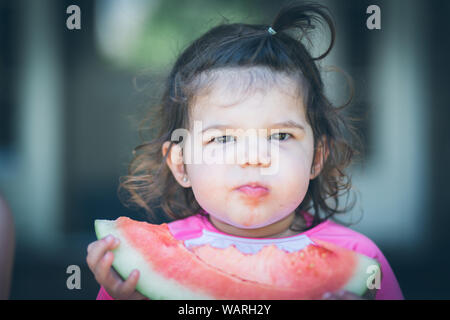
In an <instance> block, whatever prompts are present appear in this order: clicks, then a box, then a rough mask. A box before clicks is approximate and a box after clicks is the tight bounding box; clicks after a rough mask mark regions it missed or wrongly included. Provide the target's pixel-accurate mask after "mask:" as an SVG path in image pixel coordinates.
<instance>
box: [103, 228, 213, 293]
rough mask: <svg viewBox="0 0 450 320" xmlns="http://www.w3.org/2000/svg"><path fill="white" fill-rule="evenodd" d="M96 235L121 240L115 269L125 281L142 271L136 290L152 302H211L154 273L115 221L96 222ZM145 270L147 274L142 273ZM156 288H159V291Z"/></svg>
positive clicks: (117, 250)
mask: <svg viewBox="0 0 450 320" xmlns="http://www.w3.org/2000/svg"><path fill="white" fill-rule="evenodd" d="M95 233H96V236H97V238H98V239H102V238H104V237H106V236H108V235H112V236H114V237H117V238H119V239H120V240H121V242H120V244H119V246H118V247H117V248H116V249H114V250H113V253H114V261H113V264H112V266H113V268H114V270H116V271H117V273H118V274H119V275H120V276H121V277H122V278H123V279H124V280H125V279H127V278H128V276H129V275H130V273H131V271H133V270H134V269H138V270H139V271H140V276H139V281H138V283H137V285H136V290H137V291H138V292H140V293H141V294H143V295H144V296H146V297H147V298H149V299H152V300H183V299H187V300H211V299H213V298H212V297H209V296H207V295H205V294H201V293H196V292H194V291H193V290H192V289H188V288H186V287H184V286H181V285H179V283H178V282H176V281H174V280H172V279H168V278H164V277H162V276H161V275H160V274H159V273H157V272H154V271H153V270H152V269H151V266H150V265H149V263H148V262H147V261H145V260H144V259H143V258H142V257H141V256H140V255H139V254H135V251H136V249H135V248H134V247H132V246H131V245H129V244H128V243H127V241H126V240H125V239H124V237H122V236H121V235H120V231H119V230H118V229H117V228H116V225H115V221H113V220H95ZM143 270H145V274H144V273H143V272H142V271H143ZM155 288H158V289H157V291H156V290H155Z"/></svg>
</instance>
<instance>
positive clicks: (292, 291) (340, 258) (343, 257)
mask: <svg viewBox="0 0 450 320" xmlns="http://www.w3.org/2000/svg"><path fill="white" fill-rule="evenodd" d="M95 230H96V234H97V237H98V238H99V239H101V238H103V237H105V236H107V235H108V234H112V235H113V236H115V237H118V238H119V239H120V241H121V242H120V245H119V247H118V248H117V249H115V250H114V257H115V258H114V262H113V267H114V268H115V269H116V270H117V272H118V273H119V274H120V275H121V276H122V277H123V278H127V277H128V275H129V274H130V273H131V271H132V270H133V269H138V270H139V271H140V274H141V276H140V279H139V282H138V285H137V288H136V289H137V290H138V291H140V292H141V293H142V294H144V295H145V296H147V297H149V298H151V299H227V300H238V299H245V300H257V299H263V300H280V299H282V300H287V299H320V298H321V297H322V295H323V293H325V292H334V291H337V290H342V289H344V290H348V291H350V292H353V293H355V294H358V295H363V294H364V293H365V292H366V291H367V279H368V277H369V276H370V274H368V273H367V270H368V268H369V267H370V266H373V265H376V266H378V270H379V265H378V263H377V262H376V261H375V260H373V259H370V258H368V257H366V256H363V255H360V254H358V253H355V252H353V251H350V250H347V249H344V248H341V247H338V246H336V245H333V244H331V243H327V242H324V241H320V240H316V239H313V240H314V244H311V245H308V246H307V247H305V248H304V249H302V250H300V251H296V252H286V251H284V250H281V249H279V248H278V247H276V246H275V245H268V246H265V247H263V248H262V249H261V250H260V251H259V252H257V253H255V254H245V253H242V252H240V251H239V250H238V249H237V248H236V247H234V246H229V247H227V248H224V249H221V248H215V247H212V246H210V245H208V244H206V245H202V246H196V247H191V248H189V249H188V248H186V246H185V245H184V242H183V241H180V240H177V239H175V238H174V237H173V236H172V234H171V233H170V231H169V228H168V226H167V224H161V225H154V224H150V223H146V222H139V221H134V220H132V219H129V218H126V217H120V218H118V219H117V220H114V221H109V220H96V221H95Z"/></svg>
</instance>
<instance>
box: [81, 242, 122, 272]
mask: <svg viewBox="0 0 450 320" xmlns="http://www.w3.org/2000/svg"><path fill="white" fill-rule="evenodd" d="M118 245H119V239H117V238H114V237H113V236H111V235H109V236H107V237H105V238H103V239H101V240H97V241H94V242H92V243H91V244H90V245H89V246H88V248H87V251H88V255H87V257H86V262H87V263H88V265H89V268H90V269H91V270H92V271H94V269H95V267H96V265H97V264H98V262H99V261H100V259H102V258H103V256H104V255H105V253H106V251H108V250H112V249H114V248H115V247H117V246H118Z"/></svg>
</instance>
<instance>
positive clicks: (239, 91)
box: [191, 66, 306, 96]
mask: <svg viewBox="0 0 450 320" xmlns="http://www.w3.org/2000/svg"><path fill="white" fill-rule="evenodd" d="M305 84H306V82H305V80H304V78H303V77H302V76H300V75H299V74H298V73H292V74H287V73H285V72H279V71H274V70H271V69H269V68H268V67H263V66H252V67H233V68H221V69H214V70H209V71H205V72H202V73H200V74H199V75H197V76H196V77H195V78H194V80H193V81H192V83H191V91H193V92H194V96H207V95H210V94H214V93H217V94H220V93H221V91H226V92H233V93H234V95H237V96H243V95H245V94H251V93H253V92H255V91H267V90H268V89H270V88H273V87H277V88H279V89H281V90H283V89H284V91H285V93H286V94H288V95H293V96H301V95H303V93H304V92H306V86H305Z"/></svg>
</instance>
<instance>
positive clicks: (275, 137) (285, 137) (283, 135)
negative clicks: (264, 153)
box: [270, 132, 292, 141]
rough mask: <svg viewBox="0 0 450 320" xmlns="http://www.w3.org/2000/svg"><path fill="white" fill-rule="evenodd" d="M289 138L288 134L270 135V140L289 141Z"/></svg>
mask: <svg viewBox="0 0 450 320" xmlns="http://www.w3.org/2000/svg"><path fill="white" fill-rule="evenodd" d="M290 137H292V135H291V134H290V133H287V132H280V133H274V134H273V135H271V136H270V139H271V140H272V139H274V140H280V141H285V140H287V139H289V138H290Z"/></svg>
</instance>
